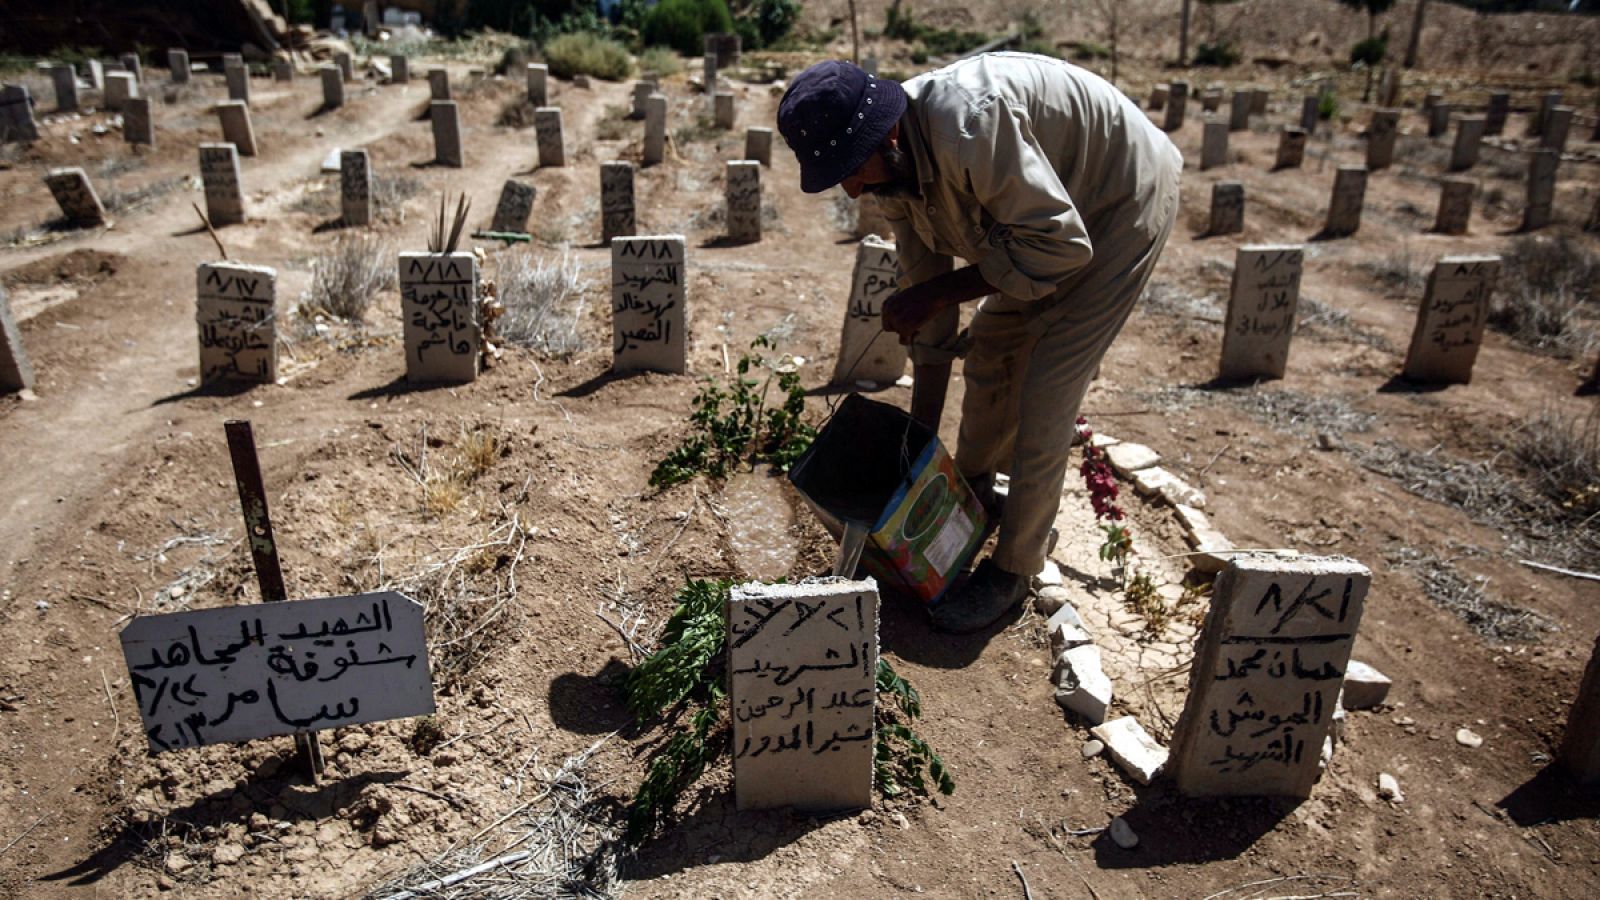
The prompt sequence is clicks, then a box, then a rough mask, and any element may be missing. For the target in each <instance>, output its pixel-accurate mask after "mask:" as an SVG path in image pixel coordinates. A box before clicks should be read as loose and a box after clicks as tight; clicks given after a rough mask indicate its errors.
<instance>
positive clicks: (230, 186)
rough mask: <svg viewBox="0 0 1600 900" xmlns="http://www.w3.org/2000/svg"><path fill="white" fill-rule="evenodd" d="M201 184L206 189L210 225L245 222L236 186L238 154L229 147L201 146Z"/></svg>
mask: <svg viewBox="0 0 1600 900" xmlns="http://www.w3.org/2000/svg"><path fill="white" fill-rule="evenodd" d="M200 180H201V182H202V183H204V185H205V192H206V218H207V219H208V220H210V222H211V224H212V225H216V226H221V225H234V224H237V223H239V222H243V221H244V191H243V190H242V189H241V188H240V186H239V151H238V148H236V147H234V146H233V145H232V144H201V145H200Z"/></svg>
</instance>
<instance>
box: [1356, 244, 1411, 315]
mask: <svg viewBox="0 0 1600 900" xmlns="http://www.w3.org/2000/svg"><path fill="white" fill-rule="evenodd" d="M1365 265H1366V268H1367V270H1368V271H1370V272H1371V273H1372V274H1373V275H1374V276H1375V277H1376V278H1377V279H1378V282H1379V283H1380V284H1382V285H1384V286H1385V287H1387V288H1389V289H1391V290H1393V291H1396V292H1399V293H1402V294H1406V295H1416V298H1417V299H1418V300H1420V299H1421V298H1422V288H1423V285H1424V284H1425V283H1426V279H1425V278H1424V277H1423V273H1422V268H1421V267H1420V266H1418V265H1417V260H1416V257H1415V256H1414V255H1413V254H1412V252H1411V242H1409V241H1407V240H1404V239H1402V240H1401V241H1400V243H1399V244H1398V245H1396V246H1394V247H1392V248H1390V250H1389V253H1388V254H1387V255H1385V256H1384V257H1383V259H1380V260H1378V261H1376V262H1371V263H1366V264H1365Z"/></svg>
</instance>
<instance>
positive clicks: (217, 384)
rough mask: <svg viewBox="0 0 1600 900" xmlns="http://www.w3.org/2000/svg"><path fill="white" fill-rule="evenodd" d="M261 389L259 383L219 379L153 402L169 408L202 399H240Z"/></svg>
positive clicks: (153, 404) (154, 404) (201, 383)
mask: <svg viewBox="0 0 1600 900" xmlns="http://www.w3.org/2000/svg"><path fill="white" fill-rule="evenodd" d="M258 387H261V383H260V382H258V381H232V380H226V379H219V380H216V381H202V382H200V383H199V384H197V385H195V386H194V387H192V388H190V389H188V390H187V391H179V392H178V393H176V394H168V395H166V396H165V397H158V398H156V399H155V400H153V401H151V403H150V405H151V406H152V407H156V406H167V405H168V404H172V403H182V402H183V401H185V400H195V399H198V398H200V397H238V396H241V395H243V394H248V393H250V391H251V390H253V389H255V388H258Z"/></svg>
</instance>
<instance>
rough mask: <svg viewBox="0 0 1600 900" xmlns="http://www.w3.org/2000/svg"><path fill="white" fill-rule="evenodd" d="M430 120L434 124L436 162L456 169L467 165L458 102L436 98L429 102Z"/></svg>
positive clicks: (434, 154)
mask: <svg viewBox="0 0 1600 900" xmlns="http://www.w3.org/2000/svg"><path fill="white" fill-rule="evenodd" d="M428 121H429V123H430V124H431V125H432V126H433V161H434V163H435V164H436V165H441V166H449V167H451V168H455V169H459V168H461V167H462V166H463V165H465V162H464V159H465V158H464V157H463V156H462V152H461V146H462V145H461V111H460V110H459V109H457V107H456V102H455V101H454V100H435V101H433V102H431V103H429V104H428Z"/></svg>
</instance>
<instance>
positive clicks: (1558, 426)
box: [1512, 409, 1600, 530]
mask: <svg viewBox="0 0 1600 900" xmlns="http://www.w3.org/2000/svg"><path fill="white" fill-rule="evenodd" d="M1512 450H1513V452H1514V453H1515V454H1516V457H1517V460H1518V461H1519V462H1521V463H1522V466H1523V469H1524V471H1525V472H1526V473H1527V475H1528V476H1529V477H1530V478H1531V479H1532V481H1533V483H1534V485H1535V486H1536V487H1537V488H1538V489H1539V490H1540V492H1541V493H1543V494H1544V496H1545V497H1546V499H1548V500H1549V501H1550V502H1551V503H1553V504H1554V505H1555V507H1556V508H1557V509H1559V510H1560V511H1561V513H1562V515H1563V517H1564V518H1566V519H1568V520H1570V521H1572V522H1573V523H1574V527H1575V528H1578V529H1580V530H1581V529H1584V528H1585V527H1589V528H1596V527H1600V525H1597V523H1596V520H1597V519H1600V409H1595V410H1592V411H1590V413H1589V415H1587V416H1585V417H1584V418H1582V419H1571V418H1568V417H1565V416H1562V415H1560V414H1558V413H1556V412H1555V411H1553V410H1548V409H1547V410H1545V411H1543V412H1541V413H1540V414H1539V416H1538V417H1537V418H1535V419H1534V420H1533V421H1531V422H1529V423H1528V424H1527V425H1526V426H1524V427H1523V428H1522V430H1521V431H1520V432H1518V434H1517V439H1516V441H1515V442H1514V443H1513V445H1512Z"/></svg>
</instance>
